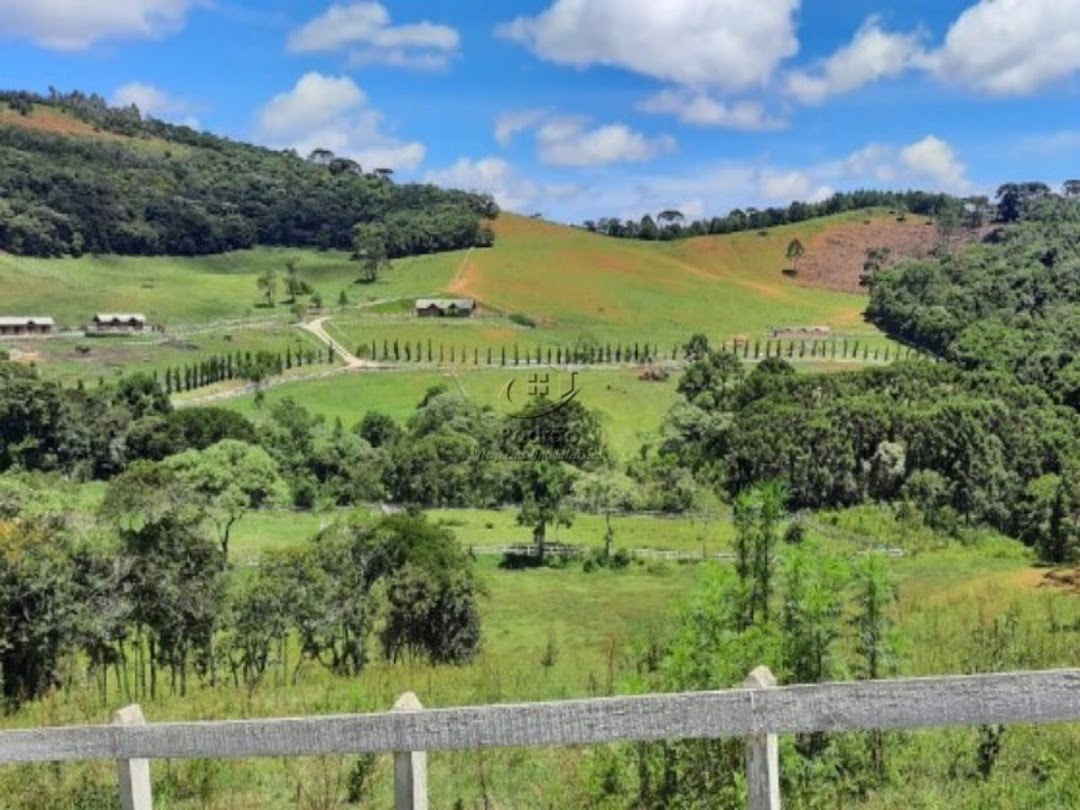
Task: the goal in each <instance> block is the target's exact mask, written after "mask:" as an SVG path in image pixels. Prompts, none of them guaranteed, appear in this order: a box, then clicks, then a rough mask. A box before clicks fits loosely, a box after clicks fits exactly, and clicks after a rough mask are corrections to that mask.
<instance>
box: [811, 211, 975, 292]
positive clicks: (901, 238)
mask: <svg viewBox="0 0 1080 810" xmlns="http://www.w3.org/2000/svg"><path fill="white" fill-rule="evenodd" d="M976 238H979V237H978V236H971V235H967V234H963V235H961V234H958V235H957V236H955V237H954V244H955V245H959V244H961V243H963V242H965V241H966V242H971V241H974V239H976ZM937 243H938V231H937V227H936V226H935V225H934V224H933V222H931V221H930V220H928V219H926V218H925V217H918V216H910V215H909V216H908V217H907V219H906V221H904V222H898V221H897V220H896V219H895V218H893V217H890V218H887V219H886V218H882V217H875V218H873V219H870V220H865V221H863V222H852V223H850V224H844V225H837V226H835V227H832V228H828V229H826V230H824V231H822V232H821V233H818V234H816V235H815V236H814V237H812V238H811V239H810V240H809V243H808V244H806V245H805V247H806V255H804V256H803V257H802V258H801V259H800V260H799V267H798V270H799V272H798V276H797V278H798V280H799V282H800V283H802V284H807V285H810V286H813V287H824V288H825V289H829V290H838V291H840V292H849V293H863V292H866V288H865V287H861V286H859V276H860V275H861V274H862V272H863V264H864V262H865V261H866V252H867V251H868V250H871V249H873V248H888V249H889V260H888V262H886V267H888V266H890V265H892V264H895V263H897V262H899V261H901V260H903V259H921V258H925V257H926V256H928V255H930V253H931V251H933V249H934V247H935V246H936V245H937Z"/></svg>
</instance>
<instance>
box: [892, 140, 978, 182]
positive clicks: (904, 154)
mask: <svg viewBox="0 0 1080 810" xmlns="http://www.w3.org/2000/svg"><path fill="white" fill-rule="evenodd" d="M900 161H901V163H902V164H903V166H904V167H905V168H907V169H908V170H909V171H910V172H911V174H913V175H914V176H915V177H916V178H923V179H927V180H930V181H932V182H933V183H935V184H936V185H937V186H938V188H940V189H943V190H946V191H964V190H966V189H967V188H968V187H969V185H970V184H969V183H968V180H967V167H966V166H964V164H963V163H961V162H960V160H959V158H957V156H956V152H954V151H953V148H952V147H951V146H949V144H947V143H945V141H943V140H941V139H940V138H937V137H935V136H933V135H927V136H926V137H925V138H923V139H922V140H921V141H917V142H915V143H913V144H911V145H910V146H905V147H904V148H903V149H901V150H900Z"/></svg>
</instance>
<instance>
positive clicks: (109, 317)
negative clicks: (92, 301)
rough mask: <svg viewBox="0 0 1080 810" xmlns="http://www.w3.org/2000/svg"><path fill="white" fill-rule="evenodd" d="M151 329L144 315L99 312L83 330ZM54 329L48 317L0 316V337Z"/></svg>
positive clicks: (120, 331)
mask: <svg viewBox="0 0 1080 810" xmlns="http://www.w3.org/2000/svg"><path fill="white" fill-rule="evenodd" d="M153 330H154V327H153V326H151V325H150V323H149V321H147V320H146V316H145V315H141V314H139V313H136V312H131V313H115V312H99V313H98V314H97V315H95V316H94V318H93V320H92V321H91V322H90V323H89V324H88V325H87V326H86V327H85V328H84V330H83V331H84V333H85V334H87V335H135V334H140V333H142V332H149V331H153ZM56 331H57V325H56V321H55V320H54V319H52V318H49V317H45V316H33V315H13V316H2V317H0V337H47V336H49V335H52V334H54V333H55V332H56Z"/></svg>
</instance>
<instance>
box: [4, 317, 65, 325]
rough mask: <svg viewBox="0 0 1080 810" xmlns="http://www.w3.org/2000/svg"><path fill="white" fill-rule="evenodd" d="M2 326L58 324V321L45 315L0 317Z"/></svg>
mask: <svg viewBox="0 0 1080 810" xmlns="http://www.w3.org/2000/svg"><path fill="white" fill-rule="evenodd" d="M0 326H56V321H54V320H53V319H52V318H45V317H40V318H39V317H36V316H35V317H25V316H15V317H0Z"/></svg>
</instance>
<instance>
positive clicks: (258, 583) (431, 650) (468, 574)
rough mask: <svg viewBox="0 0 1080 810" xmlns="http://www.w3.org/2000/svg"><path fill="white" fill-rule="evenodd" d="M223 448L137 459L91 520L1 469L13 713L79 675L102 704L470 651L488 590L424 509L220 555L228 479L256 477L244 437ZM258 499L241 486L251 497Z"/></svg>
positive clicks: (365, 518)
mask: <svg viewBox="0 0 1080 810" xmlns="http://www.w3.org/2000/svg"><path fill="white" fill-rule="evenodd" d="M229 444H230V443H229V442H223V443H221V444H219V445H214V446H212V447H211V448H209V449H208V450H207V451H206V452H205V453H204V454H199V453H194V454H193V456H192V457H191V458H184V457H174V458H170V459H166V460H165V461H164V462H161V463H151V462H140V463H138V464H136V465H133V466H132V467H131V468H129V469H128V470H127V471H125V472H124V473H123V474H122V475H121V476H119V477H118V478H116V479H115V480H114V481H113V483H112V484H111V485H110V487H109V490H108V492H107V494H106V497H105V501H104V504H103V506H102V508H101V510H100V513H99V514H98V515H96V516H95V515H90V514H86V513H85V512H83V511H81V509H80V507H79V506H78V503H77V494H76V493H75V492H69V491H68V490H66V489H65V487H64V485H63V484H62V483H61V482H59V481H58V480H54V479H53V478H35V477H30V476H25V475H24V476H0V551H2V554H0V639H3V642H4V643H3V645H2V647H0V694H2V696H3V698H4V700H5V701H6V705H7V707H8V708H9V709H13V708H16V707H18V706H19V705H20V704H22V703H23V702H26V701H29V700H33V699H35V698H38V697H41V696H42V695H43V694H45V693H46V692H47V691H48V690H50V689H52V688H54V687H67V686H70V685H72V684H73V683H76V682H81V681H83V680H84V679H87V680H89V682H90V683H96V684H98V687H99V688H100V690H101V691H102V699H103V700H108V688H109V683H110V681H112V683H113V684H115V688H117V689H119V690H120V691H121V692H122V693H123V695H124V698H125V699H128V700H130V699H139V698H140V697H150V698H153V697H154V696H156V695H159V694H161V693H162V692H163V691H165V690H166V688H168V689H169V690H171V691H172V692H173V693H174V694H181V695H182V694H184V693H185V692H186V691H187V690H188V689H189V688H190V682H191V681H192V680H198V681H199V682H200V683H205V684H210V685H212V684H214V683H216V682H217V681H218V680H219V679H222V678H227V679H230V680H232V681H233V682H234V683H235V685H237V686H241V685H242V686H245V687H247V688H248V689H249V690H254V689H256V688H257V687H258V686H259V684H260V683H262V682H263V680H264V679H266V678H267V677H269V676H270V675H271V674H275V673H276V677H277V679H278V682H279V683H288V682H290V681H291V682H293V683H295V682H296V680H297V678H298V677H299V676H300V674H301V670H302V668H303V667H304V666H305V665H307V664H308V663H312V664H317V665H321V666H325V667H326V668H327V669H328V670H330V671H331V672H333V673H334V674H337V675H355V674H357V673H359V672H360V671H361V670H362V669H363V668H364V667H365V666H366V664H367V663H368V662H369V661H370V660H372V659H374V658H375V657H376V656H378V655H382V656H383V657H384V658H386V659H387V660H398V659H400V658H401V657H403V656H408V657H413V658H416V659H417V660H425V661H428V662H431V663H442V664H461V663H466V662H468V661H470V660H472V659H473V658H474V657H475V656H476V654H477V652H478V651H479V647H480V621H479V612H478V605H477V600H478V598H479V597H480V596H481V595H482V593H483V589H482V587H481V585H480V583H479V581H478V580H477V578H476V576H475V574H474V572H473V569H472V565H471V563H470V561H469V559H468V557H467V556H466V555H465V554H464V552H463V551H462V550H461V548H460V546H458V544H457V542H456V540H455V539H454V537H453V535H452V534H451V533H450V532H449V531H448V530H446V529H445V528H442V527H439V526H435V525H433V524H430V523H428V522H427V521H426V520H425V519H424V518H423V517H418V516H412V515H398V516H391V517H376V516H373V515H370V514H367V513H364V512H357V513H353V514H349V515H345V516H343V517H342V518H340V519H339V520H338V521H337V522H336V523H334V524H333V525H332V526H330V527H329V528H327V529H325V530H324V531H322V532H321V533H320V534H319V535H318V536H317V537H315V538H314V539H313V540H312V541H311V542H310V543H308V544H306V545H302V546H299V547H297V548H295V549H292V550H290V551H288V552H284V553H278V554H267V555H266V556H264V557H263V559H262V560H260V564H259V566H258V567H257V568H256V569H255V570H254V571H249V570H245V569H231V568H229V567H228V566H226V565H225V554H224V551H223V549H222V548H221V547H220V546H219V543H218V542H217V540H216V538H215V534H216V532H217V529H218V525H217V521H218V519H219V517H220V515H221V514H222V511H223V510H226V511H227V510H228V508H230V505H231V507H233V508H235V507H236V506H237V505H238V503H239V502H238V501H236V500H234V499H233V496H232V495H230V494H229V493H228V492H227V489H228V488H229V487H230V486H231V485H230V484H228V483H227V482H226V480H227V479H228V478H229V477H230V474H232V473H235V472H236V470H237V464H238V463H239V465H240V468H241V469H243V470H245V472H242V473H241V476H242V477H243V478H244V479H245V480H246V481H247V482H248V483H249V484H250V483H252V481H253V480H254V479H252V478H251V476H250V468H249V467H250V462H251V461H252V458H251V456H252V454H253V451H252V449H251V447H250V446H249V445H243V444H242V443H239V442H233V443H232V445H233V446H232V447H229V446H228V445H229ZM222 445H226V446H225V447H222ZM237 454H239V455H237ZM259 454H261V455H262V462H261V463H262V465H263V472H264V473H265V478H264V483H265V484H266V485H267V486H269V487H270V488H271V490H272V489H273V485H274V481H273V479H274V473H273V470H272V468H271V466H268V465H271V463H270V462H269V459H268V458H267V457H266V456H265V453H263V452H262V451H261V450H258V451H255V452H254V455H255V456H258V455H259ZM215 483H217V484H220V487H215V486H214V484H215ZM256 489H257V487H256ZM235 494H236V493H233V495H235ZM263 494H266V493H263ZM255 495H256V492H255V490H254V489H252V490H250V491H248V492H246V493H244V498H245V499H250V502H251V504H252V505H254V504H255V503H256V502H257V501H258V499H257V498H255ZM290 649H293V650H298V651H299V652H298V654H297V655H296V657H295V658H293V659H292V660H290V657H289V655H290V653H289V650H290Z"/></svg>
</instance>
